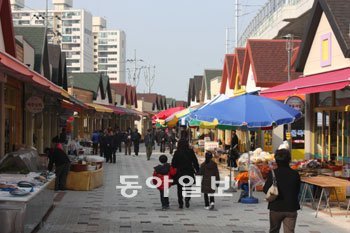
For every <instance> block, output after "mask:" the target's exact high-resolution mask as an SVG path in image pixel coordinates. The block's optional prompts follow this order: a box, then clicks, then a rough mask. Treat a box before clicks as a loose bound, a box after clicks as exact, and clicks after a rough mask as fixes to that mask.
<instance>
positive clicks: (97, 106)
mask: <svg viewBox="0 0 350 233" xmlns="http://www.w3.org/2000/svg"><path fill="white" fill-rule="evenodd" d="M86 105H88V106H90V107H93V108H94V109H95V110H96V112H103V113H113V110H112V109H110V108H107V107H105V106H103V105H100V104H95V103H86Z"/></svg>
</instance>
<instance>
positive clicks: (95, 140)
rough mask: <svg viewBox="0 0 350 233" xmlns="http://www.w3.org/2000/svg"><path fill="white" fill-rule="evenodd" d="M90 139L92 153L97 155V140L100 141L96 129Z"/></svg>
mask: <svg viewBox="0 0 350 233" xmlns="http://www.w3.org/2000/svg"><path fill="white" fill-rule="evenodd" d="M91 141H92V148H93V152H92V154H94V155H97V153H98V142H99V141H100V134H99V133H98V131H97V130H95V131H94V132H93V133H92V136H91Z"/></svg>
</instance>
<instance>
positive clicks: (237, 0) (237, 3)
mask: <svg viewBox="0 0 350 233" xmlns="http://www.w3.org/2000/svg"><path fill="white" fill-rule="evenodd" d="M238 5H239V0H236V27H235V29H236V48H238V21H239V16H238V13H239V12H238V11H239V9H238Z"/></svg>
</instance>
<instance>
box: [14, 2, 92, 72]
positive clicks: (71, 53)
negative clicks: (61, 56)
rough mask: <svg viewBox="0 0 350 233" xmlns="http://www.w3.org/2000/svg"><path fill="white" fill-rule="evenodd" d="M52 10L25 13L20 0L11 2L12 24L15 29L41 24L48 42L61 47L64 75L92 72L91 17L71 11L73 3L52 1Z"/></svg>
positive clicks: (25, 9) (79, 10) (81, 12)
mask: <svg viewBox="0 0 350 233" xmlns="http://www.w3.org/2000/svg"><path fill="white" fill-rule="evenodd" d="M52 3H53V7H54V9H50V10H48V13H47V16H46V10H28V9H27V8H25V7H24V6H25V1H24V0H11V6H12V14H13V23H14V25H15V26H16V25H18V26H25V25H28V26H29V25H45V24H46V23H47V27H48V39H49V42H51V43H57V44H60V45H61V48H62V51H63V52H66V56H67V71H68V72H92V71H93V70H94V55H93V54H94V51H93V50H94V48H93V46H94V37H93V34H92V15H91V13H89V12H87V11H85V10H82V9H78V10H76V9H72V7H73V0H52Z"/></svg>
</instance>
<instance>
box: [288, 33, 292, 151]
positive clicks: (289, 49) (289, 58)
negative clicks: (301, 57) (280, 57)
mask: <svg viewBox="0 0 350 233" xmlns="http://www.w3.org/2000/svg"><path fill="white" fill-rule="evenodd" d="M287 51H288V82H290V80H291V66H292V64H291V60H292V53H293V35H292V34H288V42H287ZM288 132H289V134H290V138H289V140H288V141H289V149H290V152H291V153H292V148H293V147H292V142H293V138H292V124H288Z"/></svg>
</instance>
